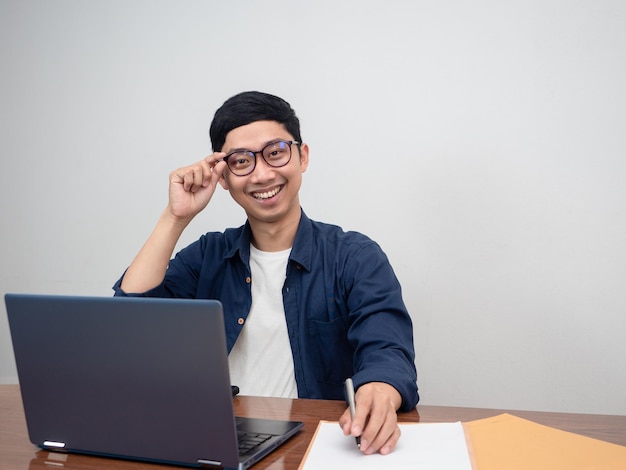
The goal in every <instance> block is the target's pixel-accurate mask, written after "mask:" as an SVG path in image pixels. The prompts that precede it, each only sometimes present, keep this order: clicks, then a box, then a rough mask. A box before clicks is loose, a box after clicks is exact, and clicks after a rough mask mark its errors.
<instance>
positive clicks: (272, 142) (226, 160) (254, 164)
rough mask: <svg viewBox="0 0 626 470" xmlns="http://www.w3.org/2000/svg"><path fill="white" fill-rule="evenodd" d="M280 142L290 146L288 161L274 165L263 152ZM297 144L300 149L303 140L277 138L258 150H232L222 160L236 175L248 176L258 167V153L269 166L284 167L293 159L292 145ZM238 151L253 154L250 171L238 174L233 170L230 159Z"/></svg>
mask: <svg viewBox="0 0 626 470" xmlns="http://www.w3.org/2000/svg"><path fill="white" fill-rule="evenodd" d="M278 143H284V144H287V145H288V146H289V158H288V159H287V161H286V162H285V163H283V164H281V165H273V164H271V163H270V162H268V161H267V159H266V158H265V155H264V154H263V152H265V149H267V148H268V147H270V146H271V145H274V144H278ZM294 144H295V145H297V146H298V150H299V149H300V145H301V144H302V142H299V141H297V140H283V139H276V140H272V141H271V142H268V143H267V144H266V145H265V147H263V148H262V149H261V150H257V151H256V152H255V151H253V150H235V151H234V152H230V153H229V154H228V155H226V156H225V157H224V158H222V161H224V162H226V166H227V167H228V169H229V170H230V172H231V173H232V174H233V175H235V176H248V175H249V174H250V173H252V172H253V171H254V170H255V168H256V162H257V154H261V158H263V161H264V162H265V163H267V165H268V166H271V167H272V168H282V167H283V166H286V165H288V164H289V162H290V161H291V157H292V156H293V152H292V151H291V146H292V145H294ZM236 153H249V154H252V156H253V157H254V160H253V162H252V165H251V166H250V171H248V172H247V173H244V174H238V173H235V172H234V171H233V169H232V168H231V167H230V165H229V164H228V159H229V158H230V157H231V156H233V155H235V154H236Z"/></svg>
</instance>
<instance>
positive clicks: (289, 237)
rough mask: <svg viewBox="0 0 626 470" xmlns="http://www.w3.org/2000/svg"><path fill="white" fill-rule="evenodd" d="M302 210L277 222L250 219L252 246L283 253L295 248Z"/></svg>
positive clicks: (293, 212)
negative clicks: (294, 242) (294, 243)
mask: <svg viewBox="0 0 626 470" xmlns="http://www.w3.org/2000/svg"><path fill="white" fill-rule="evenodd" d="M301 214H302V210H301V209H300V207H299V206H298V210H297V211H292V213H291V214H290V215H289V216H288V217H283V218H282V219H280V220H277V221H275V222H263V221H259V220H253V219H248V221H249V222H250V228H251V229H252V244H253V245H254V246H255V247H256V248H257V249H259V250H261V251H270V252H271V251H283V250H288V249H289V248H291V247H292V246H293V241H294V240H295V238H296V232H297V231H298V225H299V224H300V216H301Z"/></svg>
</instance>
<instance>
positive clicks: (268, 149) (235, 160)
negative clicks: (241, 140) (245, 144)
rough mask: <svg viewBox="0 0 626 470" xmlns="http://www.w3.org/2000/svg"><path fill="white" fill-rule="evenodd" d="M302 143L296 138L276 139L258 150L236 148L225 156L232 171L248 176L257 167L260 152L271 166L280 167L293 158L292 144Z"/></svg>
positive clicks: (235, 173) (238, 174)
mask: <svg viewBox="0 0 626 470" xmlns="http://www.w3.org/2000/svg"><path fill="white" fill-rule="evenodd" d="M292 144H296V145H300V142H298V141H296V140H275V141H273V142H270V143H269V144H267V145H266V146H265V147H263V148H262V149H261V150H259V151H258V152H253V151H252V150H235V151H234V152H231V153H229V154H228V155H226V156H225V157H224V161H225V162H226V164H227V165H228V168H229V169H230V171H232V172H233V174H234V175H237V176H246V175H249V174H250V173H252V172H253V171H254V168H255V167H256V155H257V153H260V154H261V156H262V157H263V160H265V163H267V164H268V165H269V166H271V167H273V168H280V167H281V166H285V165H286V164H287V163H289V161H290V160H291V145H292Z"/></svg>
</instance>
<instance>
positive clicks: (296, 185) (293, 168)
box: [220, 121, 309, 223]
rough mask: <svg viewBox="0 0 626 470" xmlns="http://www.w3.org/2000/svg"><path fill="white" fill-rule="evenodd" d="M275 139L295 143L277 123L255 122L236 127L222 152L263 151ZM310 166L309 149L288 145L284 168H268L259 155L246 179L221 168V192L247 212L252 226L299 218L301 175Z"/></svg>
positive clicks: (228, 137) (230, 133)
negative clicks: (226, 193) (289, 157)
mask: <svg viewBox="0 0 626 470" xmlns="http://www.w3.org/2000/svg"><path fill="white" fill-rule="evenodd" d="M276 140H294V137H293V136H292V135H291V134H289V132H287V130H286V129H285V127H284V126H283V125H282V124H280V123H278V122H276V121H256V122H253V123H251V124H247V125H245V126H241V127H237V128H235V129H233V130H232V131H230V132H229V133H228V134H227V135H226V141H225V142H224V147H223V148H222V152H224V153H226V154H227V155H228V154H229V153H231V152H233V151H235V150H250V151H253V152H256V151H259V150H261V149H263V148H264V147H265V146H266V145H267V144H268V143H270V142H273V141H276ZM308 164H309V149H308V147H307V145H306V144H303V145H302V146H301V148H300V151H298V147H297V146H296V145H295V144H293V145H292V146H291V160H290V161H289V163H287V164H286V165H285V166H282V167H279V168H275V167H272V166H270V165H268V164H267V163H266V162H265V160H264V159H263V157H262V156H261V154H257V155H256V167H255V168H254V171H253V172H252V173H250V174H249V175H246V176H237V175H234V174H233V173H232V172H231V171H230V170H229V169H228V168H225V169H224V173H223V178H222V179H221V180H220V182H221V184H222V186H223V187H224V189H227V190H228V191H230V194H231V196H232V197H233V199H234V200H235V201H236V202H237V203H238V204H239V205H240V206H241V207H243V209H244V210H245V211H246V214H247V215H248V219H250V222H251V223H255V222H257V221H258V222H265V223H272V222H280V221H282V220H283V219H287V218H290V217H297V218H298V219H299V217H300V200H299V197H298V192H299V191H300V185H301V183H302V173H304V172H305V171H306V168H307V166H308Z"/></svg>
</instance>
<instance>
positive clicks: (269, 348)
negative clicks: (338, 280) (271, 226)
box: [228, 245, 298, 398]
mask: <svg viewBox="0 0 626 470" xmlns="http://www.w3.org/2000/svg"><path fill="white" fill-rule="evenodd" d="M290 253H291V249H289V250H285V251H278V252H265V251H260V250H258V249H256V248H255V247H254V246H252V245H251V246H250V270H251V274H252V307H251V308H250V314H249V315H248V319H247V320H246V324H245V325H244V327H243V330H242V331H241V333H240V334H239V337H238V338H237V342H236V343H235V345H234V346H233V349H232V350H231V352H230V354H229V355H228V364H229V367H230V381H231V383H232V384H233V385H237V386H238V387H239V390H240V393H241V394H242V395H256V396H271V397H286V398H297V396H298V388H297V385H296V379H295V375H294V370H293V355H292V353H291V346H290V343H289V335H288V333H287V322H286V320H285V307H284V306H283V295H282V288H283V285H284V283H285V277H286V274H287V261H288V260H289V254H290Z"/></svg>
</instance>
